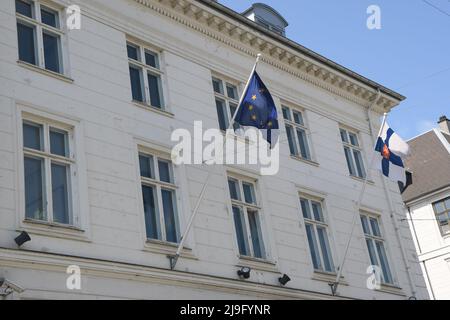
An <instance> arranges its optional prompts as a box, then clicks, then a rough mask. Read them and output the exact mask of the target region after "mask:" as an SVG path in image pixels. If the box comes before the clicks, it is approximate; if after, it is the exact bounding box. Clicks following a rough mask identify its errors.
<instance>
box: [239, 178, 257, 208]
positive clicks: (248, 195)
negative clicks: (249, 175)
mask: <svg viewBox="0 0 450 320" xmlns="http://www.w3.org/2000/svg"><path fill="white" fill-rule="evenodd" d="M242 189H244V198H245V202H247V203H251V204H256V199H255V191H254V189H253V185H251V184H249V183H243V184H242Z"/></svg>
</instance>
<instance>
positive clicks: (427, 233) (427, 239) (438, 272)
mask: <svg viewBox="0 0 450 320" xmlns="http://www.w3.org/2000/svg"><path fill="white" fill-rule="evenodd" d="M449 196H450V190H443V191H441V192H438V193H435V194H433V195H431V196H429V197H426V198H423V199H420V200H418V201H415V202H414V203H412V204H410V205H409V207H410V212H411V217H410V219H411V220H410V226H411V232H412V234H413V236H414V237H415V238H414V240H415V244H416V249H417V252H418V257H419V261H420V264H421V267H422V271H423V274H424V276H425V279H426V283H427V288H428V292H429V295H430V297H432V298H434V299H438V300H448V299H450V237H448V236H447V237H443V236H442V234H441V231H440V229H439V225H438V222H437V221H436V215H435V213H434V210H433V205H432V204H433V203H435V202H437V201H440V200H442V199H445V198H447V197H449Z"/></svg>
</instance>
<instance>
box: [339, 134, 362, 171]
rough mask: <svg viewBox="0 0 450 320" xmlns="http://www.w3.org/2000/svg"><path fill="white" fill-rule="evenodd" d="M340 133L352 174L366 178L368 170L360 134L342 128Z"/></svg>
mask: <svg viewBox="0 0 450 320" xmlns="http://www.w3.org/2000/svg"><path fill="white" fill-rule="evenodd" d="M340 134H341V140H342V143H343V145H344V153H345V159H346V160H347V166H348V170H349V172H350V175H352V176H354V177H359V178H363V179H364V178H365V177H366V170H365V168H364V161H363V158H362V148H361V146H360V144H359V140H358V135H357V134H356V133H355V132H351V131H348V130H346V129H342V128H341V129H340Z"/></svg>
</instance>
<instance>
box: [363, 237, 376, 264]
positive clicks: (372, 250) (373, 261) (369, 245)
mask: <svg viewBox="0 0 450 320" xmlns="http://www.w3.org/2000/svg"><path fill="white" fill-rule="evenodd" d="M366 244H367V249H368V250H369V257H370V263H371V264H372V265H373V266H379V263H378V259H377V255H376V253H375V247H374V245H373V241H372V240H371V239H366Z"/></svg>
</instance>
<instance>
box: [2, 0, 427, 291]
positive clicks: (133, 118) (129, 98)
mask: <svg viewBox="0 0 450 320" xmlns="http://www.w3.org/2000/svg"><path fill="white" fill-rule="evenodd" d="M74 4H75V5H78V6H79V7H80V8H81V20H80V22H81V25H80V27H81V28H80V29H76V28H75V29H73V30H70V28H69V27H68V25H67V24H66V21H67V18H73V19H76V14H75V16H72V14H74V12H75V13H76V10H75V11H71V12H69V13H67V12H66V8H67V7H68V6H70V5H74ZM0 15H1V19H0V28H1V31H2V40H1V41H0V46H1V49H0V52H1V58H0V81H1V85H0V122H1V125H0V155H1V157H0V159H1V160H0V278H3V279H6V280H8V281H9V282H11V283H14V284H16V285H17V286H19V287H20V288H22V289H23V290H13V293H12V294H10V295H8V296H7V297H6V298H9V299H35V298H38V299H61V298H62V299H116V298H118V299H211V298H212V299H408V298H410V297H415V298H417V299H427V298H428V294H427V291H426V286H425V282H424V279H423V276H422V272H421V269H420V267H419V264H418V261H417V256H416V253H415V249H414V243H413V240H412V237H411V233H410V231H409V229H408V224H407V223H400V222H398V221H399V220H400V219H401V218H404V212H403V203H402V198H401V196H400V194H399V192H398V187H397V185H396V184H394V183H391V182H387V183H385V182H383V180H382V177H381V175H380V174H379V173H377V172H375V171H372V170H369V162H370V158H371V156H372V145H373V141H375V136H376V132H377V131H378V129H379V121H378V120H379V117H380V116H381V115H382V113H383V112H388V111H389V110H390V109H392V108H393V107H395V106H396V105H398V104H399V103H400V102H401V100H402V99H404V98H403V97H402V96H401V95H399V94H397V93H395V92H393V91H391V90H389V89H387V88H384V87H382V86H381V85H378V84H376V83H374V82H372V81H370V80H368V79H366V78H363V77H362V76H359V75H357V74H356V73H353V72H352V71H350V70H348V69H345V68H343V67H341V66H339V65H337V64H335V63H333V62H331V61H329V60H327V59H326V58H324V57H321V56H320V55H318V54H316V53H314V52H311V51H309V50H308V49H306V48H303V47H301V46H300V45H298V44H295V43H293V42H292V41H290V40H288V39H286V38H284V37H283V36H281V35H279V33H275V32H272V31H269V30H266V29H265V28H263V27H261V26H260V25H258V24H256V23H255V22H253V21H250V20H249V19H247V18H245V17H244V16H242V15H239V14H237V13H236V12H234V11H232V10H230V9H228V8H226V7H223V6H222V5H220V4H218V3H216V2H214V1H207V0H203V1H194V0H178V1H168V0H162V1H156V0H139V1H137V0H108V1H106V0H92V1H84V0H83V1H80V0H77V1H65V0H54V1H50V0H48V1H47V0H34V1H31V0H17V1H13V0H7V1H1V2H0ZM74 21H75V20H72V23H73V22H74ZM75 22H76V21H75ZM69 25H70V23H69ZM71 26H76V24H72V25H71ZM259 52H261V53H262V54H263V56H262V58H261V63H260V65H259V67H258V71H259V73H260V75H261V76H262V78H263V79H264V81H265V82H266V85H267V86H268V88H269V90H270V91H271V93H272V95H273V97H274V99H275V103H276V105H277V109H278V114H279V118H280V119H279V122H280V127H281V138H280V141H281V143H280V163H281V164H280V170H279V173H278V174H277V175H275V176H261V175H260V174H259V170H258V168H257V167H255V166H246V165H228V166H225V165H224V166H217V167H215V168H214V169H213V170H214V174H213V178H212V180H211V183H210V185H209V187H208V189H207V191H206V194H205V198H204V200H203V201H202V203H201V205H200V208H199V213H198V215H197V217H196V219H195V221H194V225H193V228H192V230H191V232H190V233H189V235H188V237H187V240H186V247H185V249H184V250H183V252H182V255H181V257H180V259H179V261H178V263H177V265H176V268H175V270H170V268H169V260H168V258H167V255H171V254H174V253H175V251H176V243H177V242H179V241H180V236H181V234H182V233H183V231H184V230H185V228H186V226H187V224H188V220H189V217H190V215H191V213H192V211H193V209H194V206H195V203H196V201H197V199H198V197H199V194H200V190H201V188H202V185H203V183H204V182H205V179H206V175H207V172H208V170H210V169H211V168H209V167H207V166H200V165H181V166H175V165H173V164H172V163H171V156H170V152H171V149H172V147H173V146H174V144H175V142H171V140H170V137H171V134H172V132H173V131H174V130H175V129H178V128H186V129H188V130H193V125H194V121H202V122H203V126H204V128H218V127H227V125H228V124H229V121H230V116H231V113H232V110H233V108H235V107H236V105H237V102H238V99H239V95H240V94H241V93H242V90H243V87H244V84H245V82H246V80H247V78H248V75H249V72H250V69H251V66H252V64H253V62H254V59H255V57H256V54H257V53H259ZM368 118H369V119H370V121H368ZM372 127H373V128H372ZM366 175H368V176H369V183H368V186H367V191H366V195H365V197H364V199H363V203H362V208H361V210H360V212H358V213H357V212H356V208H355V202H356V201H357V197H358V193H359V191H360V190H361V188H362V185H363V180H364V178H365V177H366ZM355 214H358V215H360V217H358V221H357V224H356V229H355V232H354V236H353V238H352V241H351V243H350V248H349V252H348V256H347V260H346V263H345V266H344V268H343V272H342V281H341V285H340V286H339V288H338V292H337V295H335V296H333V295H331V290H330V287H329V283H330V282H333V281H334V280H335V277H336V272H337V270H336V268H337V266H338V265H339V264H340V261H341V260H342V258H343V255H344V251H345V247H346V243H347V241H348V238H349V235H350V231H351V224H352V220H353V217H354V216H355ZM22 231H26V232H27V233H28V234H29V235H30V237H31V241H28V242H26V243H24V244H23V245H21V246H20V247H19V246H18V245H17V244H16V243H15V241H14V239H15V237H17V235H18V234H19V233H20V232H22ZM374 264H375V265H378V266H379V267H380V270H382V275H381V280H382V284H381V285H380V286H377V287H376V288H370V285H368V279H369V278H370V277H371V274H370V272H369V273H367V270H368V268H369V266H371V265H374ZM70 266H77V267H79V269H80V271H81V277H80V279H81V283H80V284H81V285H80V286H79V287H78V286H77V285H76V281H75V282H71V279H73V278H69V276H70V275H71V274H68V273H67V271H69V272H71V271H73V270H76V269H77V268H76V267H75V269H74V267H72V268H69V267H70ZM242 267H249V268H251V274H250V278H249V279H240V278H239V277H238V275H237V271H238V270H239V269H241V268H242ZM68 268H69V270H68ZM283 274H286V275H288V276H289V277H290V279H291V281H290V282H288V283H287V284H286V285H285V286H281V285H280V283H279V281H278V278H279V277H280V276H281V275H283ZM68 278H69V285H68ZM369 282H370V281H369ZM70 284H72V285H70Z"/></svg>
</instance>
